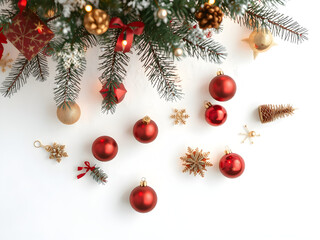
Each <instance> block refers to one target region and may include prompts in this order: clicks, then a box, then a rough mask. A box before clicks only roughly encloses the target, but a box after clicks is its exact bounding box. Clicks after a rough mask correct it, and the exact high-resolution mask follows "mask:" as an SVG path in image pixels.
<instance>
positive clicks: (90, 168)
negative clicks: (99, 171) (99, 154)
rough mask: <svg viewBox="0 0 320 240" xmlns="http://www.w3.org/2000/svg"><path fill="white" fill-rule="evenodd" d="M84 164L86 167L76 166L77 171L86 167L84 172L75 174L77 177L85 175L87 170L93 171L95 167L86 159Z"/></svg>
mask: <svg viewBox="0 0 320 240" xmlns="http://www.w3.org/2000/svg"><path fill="white" fill-rule="evenodd" d="M84 164H85V165H86V167H78V171H81V170H83V169H86V171H85V172H84V173H81V174H79V175H78V176H77V178H78V179H79V178H82V177H83V176H84V175H86V174H87V172H89V171H93V170H94V169H95V168H96V167H95V166H93V167H91V166H90V163H89V162H88V161H85V162H84Z"/></svg>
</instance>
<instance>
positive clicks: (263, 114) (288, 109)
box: [258, 104, 294, 123]
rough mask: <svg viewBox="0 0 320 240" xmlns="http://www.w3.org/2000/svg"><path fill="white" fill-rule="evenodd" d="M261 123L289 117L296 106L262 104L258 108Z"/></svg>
mask: <svg viewBox="0 0 320 240" xmlns="http://www.w3.org/2000/svg"><path fill="white" fill-rule="evenodd" d="M258 111H259V117H260V121H261V123H268V122H272V121H274V120H276V119H278V118H283V117H287V116H290V115H292V114H293V112H294V108H293V107H292V106H291V105H287V106H284V105H279V106H278V105H271V104H267V105H261V106H259V108H258Z"/></svg>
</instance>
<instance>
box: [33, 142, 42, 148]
mask: <svg viewBox="0 0 320 240" xmlns="http://www.w3.org/2000/svg"><path fill="white" fill-rule="evenodd" d="M33 146H35V147H36V148H41V147H44V145H43V144H42V143H41V142H40V141H39V140H37V141H35V142H34V143H33Z"/></svg>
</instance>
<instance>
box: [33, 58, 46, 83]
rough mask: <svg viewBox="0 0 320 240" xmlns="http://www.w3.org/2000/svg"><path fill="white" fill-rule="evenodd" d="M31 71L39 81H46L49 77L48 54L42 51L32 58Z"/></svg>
mask: <svg viewBox="0 0 320 240" xmlns="http://www.w3.org/2000/svg"><path fill="white" fill-rule="evenodd" d="M31 73H32V75H33V76H34V77H35V78H36V79H37V80H38V81H41V82H43V81H45V80H46V79H47V78H48V77H49V67H48V61H47V58H46V56H45V55H44V54H43V53H42V52H40V53H38V54H37V55H36V56H35V57H34V58H33V59H32V60H31Z"/></svg>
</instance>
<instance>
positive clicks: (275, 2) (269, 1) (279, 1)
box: [251, 0, 287, 7]
mask: <svg viewBox="0 0 320 240" xmlns="http://www.w3.org/2000/svg"><path fill="white" fill-rule="evenodd" d="M251 1H252V0H251ZM252 2H253V3H256V2H257V0H253V1H252ZM259 2H260V3H262V4H263V5H265V6H272V7H277V6H284V5H285V4H286V2H287V1H286V0H259Z"/></svg>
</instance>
